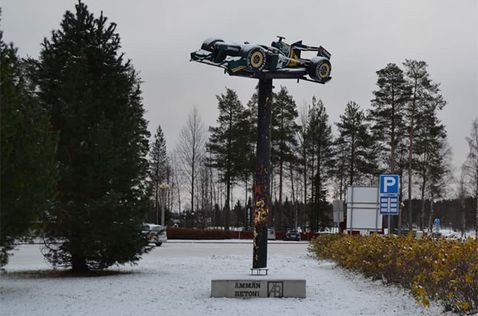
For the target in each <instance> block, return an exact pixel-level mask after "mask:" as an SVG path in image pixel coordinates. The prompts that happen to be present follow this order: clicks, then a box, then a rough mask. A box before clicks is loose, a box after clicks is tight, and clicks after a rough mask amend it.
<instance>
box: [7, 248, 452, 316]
mask: <svg viewBox="0 0 478 316" xmlns="http://www.w3.org/2000/svg"><path fill="white" fill-rule="evenodd" d="M268 250H269V258H268V268H269V269H270V274H271V275H294V276H297V277H299V278H305V279H306V281H307V298H305V299H290V298H287V299H286V298H283V299H273V298H269V299H263V298H259V299H226V298H211V297H209V295H210V290H211V288H210V287H211V279H213V278H215V277H217V276H224V275H227V274H231V275H237V274H244V275H247V274H248V272H249V268H250V266H251V264H252V259H251V255H252V247H251V244H250V243H247V242H246V243H224V242H223V243H210V242H209V243H198V242H194V243H193V242H186V241H183V242H168V243H166V244H164V245H163V246H161V247H157V248H155V249H154V250H153V251H152V252H151V253H149V254H147V255H145V256H144V258H143V259H142V260H141V261H140V263H139V264H138V265H137V266H133V267H129V266H126V267H117V268H115V269H117V270H121V271H123V272H128V273H123V274H118V275H110V276H103V277H89V278H78V277H62V278H60V277H56V278H55V277H49V278H46V277H35V276H31V275H25V274H21V273H10V272H21V271H27V270H36V269H49V266H48V265H47V264H46V263H45V262H44V260H43V259H42V257H41V254H40V252H39V246H38V245H23V246H21V247H20V251H18V252H16V253H15V256H14V257H12V258H11V262H10V263H9V264H8V265H7V266H6V270H7V272H9V273H7V274H3V275H2V276H1V277H0V310H1V314H2V315H5V316H6V315H29V316H30V315H166V316H167V315H173V316H174V315H180V316H189V315H191V316H192V315H194V316H196V315H247V314H254V315H293V314H296V313H297V314H299V315H327V316H334V315H337V316H339V315H340V316H342V315H400V316H412V315H413V316H415V315H430V316H431V315H453V314H450V313H448V314H442V307H441V306H438V305H433V306H431V307H430V308H428V309H426V308H424V307H422V306H420V305H418V304H417V303H415V301H414V299H413V298H412V297H411V296H410V295H409V294H408V293H407V292H406V291H405V290H402V289H400V288H397V287H394V286H385V285H383V284H382V283H381V282H379V281H370V280H367V279H364V278H363V277H361V276H359V275H355V274H353V273H350V272H347V271H344V270H342V269H340V268H337V267H336V266H335V264H333V263H331V262H327V261H317V260H315V259H313V258H311V257H310V256H309V255H308V253H307V244H306V243H282V242H274V243H270V245H269V248H268Z"/></svg>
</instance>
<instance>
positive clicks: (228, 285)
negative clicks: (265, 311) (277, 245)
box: [211, 275, 305, 298]
mask: <svg viewBox="0 0 478 316" xmlns="http://www.w3.org/2000/svg"><path fill="white" fill-rule="evenodd" d="M211 297H228V298H254V297H297V298H305V280H304V279H297V278H293V277H281V276H271V275H264V276H257V275H242V276H230V277H223V278H217V279H214V280H212V281H211Z"/></svg>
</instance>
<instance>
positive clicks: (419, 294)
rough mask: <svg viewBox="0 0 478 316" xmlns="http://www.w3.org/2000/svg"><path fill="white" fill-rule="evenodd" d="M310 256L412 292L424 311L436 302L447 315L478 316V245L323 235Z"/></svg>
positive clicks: (475, 241) (380, 237)
mask: <svg viewBox="0 0 478 316" xmlns="http://www.w3.org/2000/svg"><path fill="white" fill-rule="evenodd" d="M309 250H310V251H311V252H312V253H314V254H315V255H316V257H317V258H319V259H331V260H333V261H335V262H337V263H338V265H340V266H342V267H344V268H346V269H349V270H352V271H358V272H360V273H363V274H364V275H365V276H367V277H371V278H373V279H382V280H383V281H385V282H387V283H394V284H399V285H401V286H403V287H405V288H408V289H410V290H411V293H412V294H413V295H414V297H415V298H416V299H417V300H418V301H419V302H421V303H422V304H424V305H425V306H428V305H429V303H430V300H436V301H439V302H441V303H442V304H443V305H444V307H445V310H452V311H454V312H458V313H461V314H472V313H476V312H478V240H473V239H471V238H470V239H468V240H466V241H458V240H445V239H431V238H422V239H414V238H413V237H412V236H406V237H394V236H390V237H389V236H377V235H375V236H350V235H321V236H319V237H317V238H315V239H314V240H313V241H312V242H311V244H310V246H309Z"/></svg>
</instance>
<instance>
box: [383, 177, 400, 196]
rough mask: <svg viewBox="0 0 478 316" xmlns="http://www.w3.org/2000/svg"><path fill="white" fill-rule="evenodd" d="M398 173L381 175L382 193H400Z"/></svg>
mask: <svg viewBox="0 0 478 316" xmlns="http://www.w3.org/2000/svg"><path fill="white" fill-rule="evenodd" d="M399 182H400V181H399V176H398V175H391V174H387V175H381V176H380V193H385V194H398V183H399Z"/></svg>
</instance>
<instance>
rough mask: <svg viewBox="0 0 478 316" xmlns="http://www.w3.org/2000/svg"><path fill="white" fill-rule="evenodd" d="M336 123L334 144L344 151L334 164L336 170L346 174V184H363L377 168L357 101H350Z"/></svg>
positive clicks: (363, 116)
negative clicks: (342, 157) (337, 134)
mask: <svg viewBox="0 0 478 316" xmlns="http://www.w3.org/2000/svg"><path fill="white" fill-rule="evenodd" d="M336 125H337V128H338V133H339V136H338V137H337V139H336V141H335V144H336V147H337V150H338V151H339V152H341V153H343V152H345V157H344V159H341V160H340V161H341V163H338V164H337V165H336V166H337V167H338V168H339V170H337V169H336V170H337V172H338V173H339V174H341V173H345V174H346V175H348V181H347V182H348V185H353V184H363V183H364V180H365V179H367V178H371V177H373V176H376V175H377V174H376V173H377V169H378V167H377V157H376V156H375V151H374V150H373V149H374V148H373V147H374V140H373V138H372V136H371V135H370V133H369V127H368V124H367V123H366V121H365V114H364V112H363V110H361V109H360V106H359V105H358V104H357V103H355V102H353V101H350V102H349V103H347V106H346V107H345V112H344V114H343V115H341V116H340V122H338V123H336ZM339 155H340V154H339Z"/></svg>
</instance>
